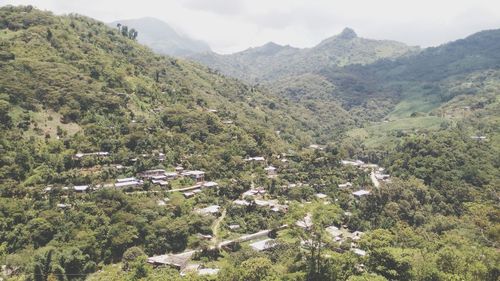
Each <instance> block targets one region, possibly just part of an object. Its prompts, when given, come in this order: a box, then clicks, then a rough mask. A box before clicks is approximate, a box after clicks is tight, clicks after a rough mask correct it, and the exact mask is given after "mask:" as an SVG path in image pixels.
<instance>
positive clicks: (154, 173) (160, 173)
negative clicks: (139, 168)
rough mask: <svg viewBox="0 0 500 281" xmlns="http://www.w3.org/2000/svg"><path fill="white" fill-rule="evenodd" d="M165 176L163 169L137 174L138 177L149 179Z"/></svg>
mask: <svg viewBox="0 0 500 281" xmlns="http://www.w3.org/2000/svg"><path fill="white" fill-rule="evenodd" d="M163 175H165V170H163V169H154V170H146V171H143V172H142V173H139V177H141V178H147V179H150V178H151V177H154V176H163Z"/></svg>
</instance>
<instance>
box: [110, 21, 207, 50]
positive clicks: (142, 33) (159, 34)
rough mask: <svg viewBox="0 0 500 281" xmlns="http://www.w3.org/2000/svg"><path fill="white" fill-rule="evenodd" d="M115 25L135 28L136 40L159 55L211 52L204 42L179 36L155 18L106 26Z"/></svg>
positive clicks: (111, 24)
mask: <svg viewBox="0 0 500 281" xmlns="http://www.w3.org/2000/svg"><path fill="white" fill-rule="evenodd" d="M117 24H123V25H127V26H129V27H130V28H135V29H136V30H137V31H138V37H137V40H138V41H139V42H140V43H142V44H144V45H146V46H148V47H150V48H151V49H153V50H154V51H155V52H157V53H159V54H163V55H170V56H180V57H183V56H188V55H191V54H194V53H202V52H209V51H211V49H210V46H209V45H208V44H207V43H206V42H204V41H202V40H196V39H193V38H191V37H189V36H187V35H185V34H181V33H179V32H177V31H176V30H175V29H174V28H172V27H171V26H170V25H169V24H167V23H166V22H164V21H162V20H160V19H157V18H153V17H143V18H137V19H124V20H117V21H114V22H111V23H109V24H108V25H109V26H110V27H116V25H117Z"/></svg>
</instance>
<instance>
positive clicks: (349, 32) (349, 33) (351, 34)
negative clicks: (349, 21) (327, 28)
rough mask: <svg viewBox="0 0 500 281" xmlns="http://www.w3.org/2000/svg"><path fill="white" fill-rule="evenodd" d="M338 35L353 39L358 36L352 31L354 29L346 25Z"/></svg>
mask: <svg viewBox="0 0 500 281" xmlns="http://www.w3.org/2000/svg"><path fill="white" fill-rule="evenodd" d="M338 37H339V38H342V39H354V38H356V37H358V35H357V34H356V32H355V31H354V29H352V28H349V27H346V28H344V30H342V32H341V33H340V34H339V35H338Z"/></svg>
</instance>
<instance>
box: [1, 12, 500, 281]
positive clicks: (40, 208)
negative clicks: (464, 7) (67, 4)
mask: <svg viewBox="0 0 500 281" xmlns="http://www.w3.org/2000/svg"><path fill="white" fill-rule="evenodd" d="M130 32H131V31H130V30H129V29H127V30H125V29H122V28H120V29H118V28H117V27H113V28H110V27H108V26H106V25H105V24H104V23H102V22H99V21H96V20H93V19H91V18H88V17H85V16H81V15H76V14H71V15H65V16H56V15H53V14H52V13H50V12H45V11H40V10H38V9H35V8H33V7H31V6H20V7H13V6H6V7H1V8H0V132H1V134H0V279H2V278H3V279H5V280H34V281H48V280H71V281H73V280H74V281H77V280H95V281H100V280H106V281H108V280H152V281H155V280H169V281H170V280H195V281H210V280H211V281H214V280H221V281H261V280H267V281H277V280H286V281H291V280H294V281H299V280H300V281H302V280H304V281H306V280H307V281H320V280H321V281H323V280H348V281H359V280H381V281H383V280H419V281H420V280H422V281H428V280H443V281H445V280H467V281H469V280H470V281H473V280H474V281H475V280H488V281H496V280H498V278H499V276H500V254H499V251H498V242H499V239H500V237H499V233H500V221H499V218H500V211H499V208H498V204H499V198H498V192H499V187H500V157H499V156H500V131H499V130H500V124H499V122H500V117H499V116H500V100H499V93H500V83H499V81H500V78H499V77H500V76H499V68H500V67H499V65H498V64H497V62H498V60H497V59H498V53H497V52H495V50H498V44H499V42H500V40H499V39H498V38H497V35H498V34H497V32H496V31H489V32H484V33H479V34H477V35H474V36H472V37H469V38H467V39H465V40H461V41H457V42H454V43H451V44H449V45H445V46H442V47H439V48H436V49H428V50H424V51H422V52H420V53H419V54H416V55H412V54H410V53H411V52H412V51H413V49H412V48H408V47H406V46H401V45H400V44H398V43H393V42H391V43H387V42H386V43H387V44H385V43H383V44H382V43H380V42H378V41H374V42H367V41H365V39H361V38H357V37H356V36H355V34H353V32H352V31H350V30H346V31H344V32H343V33H342V34H341V35H340V36H337V37H336V38H333V39H331V40H327V41H325V42H323V43H322V44H321V45H320V46H323V47H328V46H327V45H330V44H333V43H332V42H334V45H335V44H337V43H338V42H340V41H342V42H344V43H345V44H347V45H342V44H344V43H342V44H341V46H340V47H339V48H342V49H348V50H349V52H352V53H349V52H347V53H343V54H347V55H345V56H344V55H339V56H336V57H331V58H330V59H331V60H327V65H317V68H316V66H314V70H313V71H309V70H308V71H307V72H304V73H300V74H298V76H295V74H297V73H295V74H294V75H292V76H288V75H285V76H283V77H281V78H280V81H279V82H276V83H275V84H273V86H272V87H276V88H273V89H272V90H268V89H267V88H266V87H267V86H269V85H271V84H268V85H267V86H266V87H265V86H263V85H254V86H249V85H247V84H244V83H243V82H240V81H238V80H236V79H233V78H228V77H225V76H223V75H221V74H220V73H219V72H218V71H215V70H211V69H209V68H207V67H204V66H201V65H199V64H197V63H194V62H191V61H187V60H182V59H176V58H171V57H165V56H161V55H158V54H155V53H153V52H152V51H151V50H150V49H148V48H147V47H145V46H142V45H140V44H138V43H137V42H136V41H135V40H134V38H135V33H133V32H132V33H130ZM138 32H139V33H140V32H141V31H140V30H138ZM346 42H351V43H346ZM379 43H380V44H382V45H379ZM351 44H352V45H351ZM370 44H375V45H376V46H374V45H370ZM478 45H479V46H478ZM342 46H343V47H342ZM349 46H351V47H352V46H354V47H356V48H351V47H349ZM367 46H370V47H367ZM377 46H381V47H380V48H382V49H377V48H378V47H377ZM384 46H385V47H384ZM388 46H389V47H388ZM484 46H489V47H488V48H486V47H484ZM330 47H331V46H330ZM330 47H328V48H330ZM357 47H359V48H361V49H358V48H357ZM363 48H366V49H363ZM368 49H369V52H368V53H366V52H364V51H363V50H368ZM373 50H376V52H375V53H376V54H375V53H374V52H373ZM250 51H251V52H256V53H258V54H256V55H257V56H261V57H262V56H268V55H271V54H272V53H275V52H278V53H286V52H295V51H296V50H294V49H293V48H290V47H281V46H276V45H273V44H269V45H267V46H266V47H265V48H263V49H255V50H249V51H248V52H250ZM408 52H410V53H408ZM378 55H380V56H378ZM401 55H403V56H407V57H404V58H400V59H397V60H392V59H391V60H383V61H379V60H377V61H375V60H376V58H381V57H394V56H401ZM374 56H375V57H374ZM318 59H320V60H323V59H324V58H318ZM426 59H427V60H429V61H427V62H426V61H425V60H426ZM349 61H350V62H352V63H360V62H362V63H363V64H364V65H350V63H349ZM374 61H375V62H374ZM372 62H373V63H372ZM245 63H246V62H245ZM426 65H427V66H432V67H434V68H437V69H433V70H432V71H429V72H426V71H425V67H426ZM458 66H460V67H458ZM438 69H440V70H438ZM412 73H414V75H412ZM443 73H445V74H446V75H444V74H443ZM299 78H300V79H299ZM278 87H280V89H281V90H280V91H277V90H276V89H277V88H278ZM434 101H438V102H437V104H434V103H433V102H434Z"/></svg>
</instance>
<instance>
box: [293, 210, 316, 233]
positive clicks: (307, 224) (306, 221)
mask: <svg viewBox="0 0 500 281" xmlns="http://www.w3.org/2000/svg"><path fill="white" fill-rule="evenodd" d="M295 225H296V226H298V227H300V228H303V229H309V228H311V227H312V226H313V222H312V215H311V214H310V213H308V214H307V215H306V216H305V217H304V218H303V219H301V220H299V221H297V222H296V223H295Z"/></svg>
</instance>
